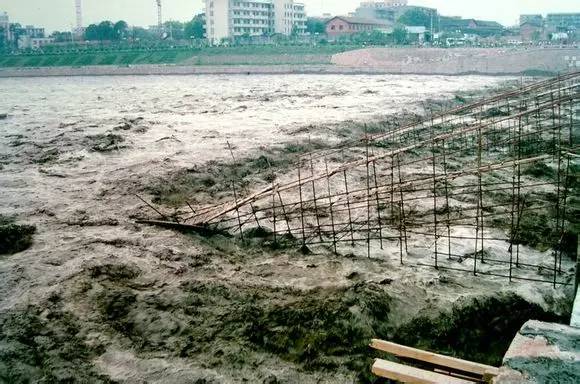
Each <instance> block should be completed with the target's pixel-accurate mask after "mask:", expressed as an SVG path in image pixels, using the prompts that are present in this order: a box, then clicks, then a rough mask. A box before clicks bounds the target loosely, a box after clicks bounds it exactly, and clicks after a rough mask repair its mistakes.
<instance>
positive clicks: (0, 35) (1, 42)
mask: <svg viewBox="0 0 580 384" xmlns="http://www.w3.org/2000/svg"><path fill="white" fill-rule="evenodd" d="M7 43H8V42H7V41H6V30H5V29H4V28H3V27H0V52H2V51H4V50H6V45H7Z"/></svg>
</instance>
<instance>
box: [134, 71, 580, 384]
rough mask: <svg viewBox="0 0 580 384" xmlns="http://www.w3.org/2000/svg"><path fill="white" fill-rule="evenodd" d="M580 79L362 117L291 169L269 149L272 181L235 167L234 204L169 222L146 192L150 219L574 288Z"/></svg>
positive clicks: (307, 249)
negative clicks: (384, 119) (393, 122)
mask: <svg viewBox="0 0 580 384" xmlns="http://www.w3.org/2000/svg"><path fill="white" fill-rule="evenodd" d="M579 80H580V73H577V72H576V73H570V74H567V75H561V76H558V77H556V78H553V79H549V80H544V81H540V82H535V83H533V84H527V85H524V84H521V87H520V88H517V89H515V90H512V91H509V92H506V93H502V94H500V95H497V96H493V97H491V98H486V99H483V100H481V101H477V102H475V103H471V104H469V105H465V106H461V107H457V108H454V109H451V110H445V111H437V110H433V109H429V111H428V112H429V113H428V114H427V116H425V117H423V118H419V119H418V121H411V122H409V123H407V124H402V125H397V126H372V127H369V126H366V125H365V126H364V128H363V135H362V137H360V138H359V139H357V140H353V141H350V142H342V143H340V144H339V145H337V146H331V147H330V148H328V149H324V150H318V151H316V150H313V148H312V145H311V143H310V148H309V149H310V151H307V152H306V153H304V154H300V155H299V156H298V157H297V160H296V163H295V164H294V166H293V167H288V169H286V170H285V171H284V172H283V173H276V172H275V171H274V170H273V169H272V168H271V165H270V164H269V163H268V159H267V158H265V159H264V161H265V162H266V165H267V167H268V169H269V171H270V172H271V173H270V174H269V175H268V177H267V178H268V179H270V180H271V183H264V184H263V185H262V186H260V185H251V186H248V185H243V183H242V178H243V176H241V175H240V172H237V171H236V169H235V165H233V167H234V169H233V170H232V172H231V180H229V181H230V183H231V184H230V185H231V197H230V201H225V202H223V203H219V204H217V205H211V206H193V205H192V204H190V203H189V202H188V201H186V203H187V206H186V207H184V209H185V210H187V209H186V208H189V212H188V214H187V215H185V216H176V215H174V216H172V219H170V218H168V216H167V215H165V214H163V213H162V212H161V211H160V210H158V209H157V208H155V207H154V206H152V205H150V204H149V203H148V202H146V201H144V200H143V202H144V203H145V204H147V205H149V206H150V208H151V209H152V210H153V211H154V212H155V213H157V214H159V215H160V217H159V218H158V219H155V220H140V221H139V222H140V223H144V224H154V225H160V226H165V227H169V228H174V229H181V230H185V231H188V230H190V231H196V232H198V233H201V234H204V235H209V236H212V234H219V233H227V234H230V235H233V236H235V237H236V238H237V239H238V240H239V241H241V242H247V241H252V239H255V238H259V239H260V244H261V246H264V247H270V248H272V249H280V248H287V247H290V248H292V247H293V248H296V249H300V251H301V252H302V253H304V254H319V255H320V254H334V255H336V256H343V257H345V256H348V257H352V258H355V259H357V258H364V257H366V258H368V259H379V260H383V261H385V262H387V263H390V264H400V265H401V266H409V267H424V268H433V269H435V270H438V271H441V273H442V274H443V276H445V274H444V273H445V271H448V272H449V273H451V274H452V276H455V275H456V274H457V273H464V274H468V275H472V276H473V277H474V278H476V277H477V278H480V279H491V278H493V279H504V280H505V283H506V284H509V283H512V282H513V281H515V280H522V281H528V282H533V283H536V284H549V285H551V286H552V287H553V288H554V289H558V287H559V286H573V285H574V277H575V270H576V261H575V260H576V250H577V244H578V237H577V225H578V205H577V203H578V201H577V198H578V195H577V194H578V189H577V177H578V147H577V144H575V142H576V141H577V139H578V138H577V135H578V130H577V127H578V122H579V121H578V113H579V106H578V98H579V92H578V91H579V89H580V81H579ZM227 145H228V149H229V151H230V153H231V156H232V161H233V164H235V163H236V157H235V154H234V152H233V151H232V147H231V144H230V143H229V142H228V143H227ZM388 277H389V276H388V274H387V275H386V276H385V278H388ZM576 283H577V282H576ZM530 320H533V319H530ZM577 352H578V350H576V353H577ZM577 368H578V367H577V366H576V369H577ZM577 373H578V371H577V370H576V374H577ZM496 376H497V373H496ZM384 377H389V378H394V377H397V375H395V376H394V377H391V376H388V375H387V376H384ZM576 377H578V376H576ZM449 380H452V379H449ZM405 382H415V381H414V380H411V379H409V380H405ZM417 382H419V381H417ZM420 382H430V381H420ZM435 382H438V381H437V380H436V381H435ZM449 382H453V381H449ZM464 382H471V381H464ZM542 382H543V381H542ZM558 382H560V381H558Z"/></svg>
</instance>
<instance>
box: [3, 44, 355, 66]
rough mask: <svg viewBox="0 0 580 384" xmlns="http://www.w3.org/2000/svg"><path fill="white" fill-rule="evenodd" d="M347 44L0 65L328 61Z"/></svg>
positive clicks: (31, 58)
mask: <svg viewBox="0 0 580 384" xmlns="http://www.w3.org/2000/svg"><path fill="white" fill-rule="evenodd" d="M352 48H354V47H346V46H319V47H309V46H305V47H302V46H263V47H262V46H260V47H232V48H225V47H224V48H205V49H201V50H165V51H146V52H144V51H117V52H115V51H109V52H97V51H94V52H79V53H61V54H32V55H17V56H13V55H5V56H0V67H10V68H15V67H61V66H84V65H132V64H133V65H134V64H179V63H182V64H187V65H243V64H254V65H273V64H328V63H330V58H331V56H332V55H333V54H335V53H338V52H344V51H346V50H348V49H352Z"/></svg>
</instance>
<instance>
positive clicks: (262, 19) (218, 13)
mask: <svg viewBox="0 0 580 384" xmlns="http://www.w3.org/2000/svg"><path fill="white" fill-rule="evenodd" d="M205 15H206V36H207V38H208V40H209V41H210V42H211V43H212V44H217V43H219V42H220V41H222V40H223V39H229V38H235V37H240V36H265V35H271V34H275V33H281V34H284V35H291V34H292V33H296V34H299V35H301V34H304V33H305V32H306V12H305V10H304V4H301V3H297V2H294V1H293V0H205Z"/></svg>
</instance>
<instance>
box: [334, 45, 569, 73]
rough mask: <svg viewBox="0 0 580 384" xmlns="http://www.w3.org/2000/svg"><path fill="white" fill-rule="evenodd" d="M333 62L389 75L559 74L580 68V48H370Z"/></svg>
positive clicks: (342, 65)
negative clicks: (379, 71)
mask: <svg viewBox="0 0 580 384" xmlns="http://www.w3.org/2000/svg"><path fill="white" fill-rule="evenodd" d="M332 62H333V64H335V65H337V66H340V67H356V68H372V69H375V70H381V71H384V72H388V73H415V74H447V75H457V74H463V73H476V74H486V75H508V74H519V73H524V72H534V71H536V72H538V73H540V72H546V73H557V72H561V71H569V70H572V69H580V48H577V47H576V48H532V49H513V48H511V49H510V48H505V49H504V48H489V49H488V48H453V49H444V48H369V49H361V50H356V51H349V52H344V53H340V54H337V55H335V56H334V57H333V59H332Z"/></svg>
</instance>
